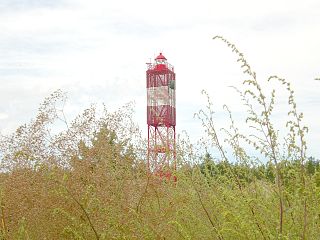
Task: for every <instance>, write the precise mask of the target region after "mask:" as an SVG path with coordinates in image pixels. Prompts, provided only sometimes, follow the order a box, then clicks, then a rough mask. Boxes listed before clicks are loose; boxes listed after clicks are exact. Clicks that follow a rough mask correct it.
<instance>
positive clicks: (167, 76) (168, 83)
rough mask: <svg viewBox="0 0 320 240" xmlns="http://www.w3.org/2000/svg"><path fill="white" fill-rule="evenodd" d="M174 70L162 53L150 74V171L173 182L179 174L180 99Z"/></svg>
mask: <svg viewBox="0 0 320 240" xmlns="http://www.w3.org/2000/svg"><path fill="white" fill-rule="evenodd" d="M175 86H176V84H175V73H174V69H173V66H171V65H170V64H169V63H167V59H166V58H165V57H164V56H163V55H162V53H160V55H159V56H158V57H157V58H156V59H155V63H153V64H151V63H150V64H149V65H148V70H147V123H148V170H149V172H150V173H153V174H155V175H158V176H160V177H161V178H167V179H170V178H171V177H173V178H174V179H175V177H174V176H173V174H172V172H173V171H174V170H176V134H175V126H176V97H175Z"/></svg>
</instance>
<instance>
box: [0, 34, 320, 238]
mask: <svg viewBox="0 0 320 240" xmlns="http://www.w3.org/2000/svg"><path fill="white" fill-rule="evenodd" d="M215 39H220V40H222V42H224V43H226V44H227V46H228V47H229V48H231V50H232V51H233V52H235V54H236V56H237V57H238V62H240V63H241V64H242V67H241V69H243V70H244V73H245V74H246V75H245V76H246V79H247V80H245V81H244V82H243V86H242V89H236V91H237V92H238V93H239V96H240V98H241V99H242V101H243V103H244V107H245V109H246V111H247V113H248V115H247V119H246V123H247V125H248V126H249V128H250V129H251V130H252V132H250V134H247V135H246V134H243V133H241V131H240V129H239V128H238V127H236V124H235V121H234V119H233V116H232V113H231V111H230V110H229V108H228V107H226V106H225V109H226V111H227V112H226V113H227V115H228V116H229V118H230V126H228V127H227V126H226V127H225V128H223V129H221V130H220V129H217V127H216V124H215V122H214V119H215V116H214V111H213V104H212V102H211V100H210V98H209V96H208V105H207V106H206V108H205V110H201V111H199V113H198V114H196V116H197V117H198V118H199V119H200V120H201V121H202V124H203V126H204V128H205V130H206V133H207V137H208V138H209V141H206V143H205V144H206V145H205V149H207V150H210V152H215V153H219V154H220V155H219V157H218V158H217V159H215V158H213V157H212V156H211V155H210V154H209V153H206V154H202V153H201V151H198V149H197V148H196V146H195V145H193V144H191V143H190V141H189V140H188V137H187V136H186V137H182V136H180V137H179V138H178V144H177V151H178V152H177V160H178V170H177V171H176V172H175V175H176V176H177V179H178V181H177V182H176V183H174V182H171V181H165V180H160V179H158V178H157V177H155V176H153V175H150V174H148V172H147V171H146V164H145V162H146V154H145V147H144V146H145V140H144V139H143V138H142V137H141V134H140V130H139V129H138V127H137V126H136V124H135V123H134V122H133V120H132V114H133V106H132V105H131V104H129V105H126V106H124V107H123V108H121V109H119V110H118V111H116V112H109V111H107V109H106V108H105V107H104V108H103V110H102V111H101V112H99V111H98V109H97V107H96V106H94V105H92V106H91V107H90V108H88V109H86V110H85V111H84V112H83V113H82V114H80V115H78V116H77V117H76V118H75V119H74V120H73V121H71V122H70V121H67V119H66V117H65V114H64V105H65V103H66V95H65V94H64V93H63V92H61V91H56V92H55V93H53V94H52V95H51V96H50V97H48V98H47V99H45V101H44V102H43V104H41V106H40V108H39V113H38V115H37V116H36V118H35V119H34V120H32V121H31V122H30V123H29V124H25V125H23V126H21V127H19V128H18V129H17V131H16V132H15V133H13V134H11V135H9V136H2V138H1V141H0V150H1V157H2V158H1V162H0V167H1V173H0V239H317V238H318V236H319V235H320V230H319V229H320V218H319V211H320V208H319V204H318V203H319V201H320V194H319V193H320V191H319V190H320V165H319V164H320V163H319V160H316V159H314V158H311V157H307V152H306V151H307V143H306V141H305V135H306V134H307V131H308V129H307V128H306V127H304V126H303V123H302V120H303V114H301V113H299V112H298V110H297V105H296V103H295V101H294V92H293V90H292V88H291V85H290V83H289V82H287V81H286V80H284V79H281V78H279V77H277V76H272V77H270V78H269V79H268V82H271V81H274V80H276V81H277V82H278V83H280V85H281V86H283V87H284V92H287V95H288V107H289V109H288V117H287V122H286V123H285V125H284V126H283V128H281V129H277V125H276V124H275V122H274V121H275V120H274V119H273V112H274V108H275V107H276V104H275V102H276V91H275V90H272V91H271V92H270V93H269V94H266V93H265V92H264V90H263V88H262V87H261V85H260V83H259V82H258V80H257V77H256V74H255V72H254V71H253V70H252V69H251V67H250V65H249V64H248V63H247V61H246V60H245V58H244V57H243V54H242V53H240V52H239V50H238V49H237V48H236V47H235V46H234V45H233V44H231V43H230V42H228V41H227V40H226V39H224V38H222V37H216V38H215ZM268 96H269V97H268ZM57 129H59V131H57ZM280 130H281V132H282V131H284V133H281V132H280ZM223 134H224V135H223ZM221 136H226V137H225V138H223V137H222V138H221ZM250 147H251V148H250ZM230 149H231V152H229V150H230ZM248 149H250V150H248ZM259 158H261V159H262V158H263V159H265V162H263V161H260V160H259Z"/></svg>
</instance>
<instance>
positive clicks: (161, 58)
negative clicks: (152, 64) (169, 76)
mask: <svg viewBox="0 0 320 240" xmlns="http://www.w3.org/2000/svg"><path fill="white" fill-rule="evenodd" d="M154 60H156V61H157V60H167V59H166V58H165V56H163V55H162V53H160V54H159V56H158V57H156V58H155V59H154Z"/></svg>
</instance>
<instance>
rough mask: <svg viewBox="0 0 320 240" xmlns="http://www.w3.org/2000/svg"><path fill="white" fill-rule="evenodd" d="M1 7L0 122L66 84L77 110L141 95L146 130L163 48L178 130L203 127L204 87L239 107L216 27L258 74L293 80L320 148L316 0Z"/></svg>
mask: <svg viewBox="0 0 320 240" xmlns="http://www.w3.org/2000/svg"><path fill="white" fill-rule="evenodd" d="M0 9H1V10H0V32H1V35H0V83H1V92H0V93H1V94H0V102H1V104H0V111H2V112H6V113H8V118H7V119H6V120H7V123H4V122H5V121H2V122H1V123H0V124H1V125H0V127H1V128H6V129H14V128H15V127H16V126H17V125H19V124H21V123H22V122H24V121H27V120H28V119H30V118H31V117H32V116H33V115H34V113H35V111H36V109H37V106H38V104H39V102H40V101H41V99H43V97H45V96H46V95H48V94H49V93H50V92H52V91H54V90H55V89H57V88H61V89H63V90H66V91H67V92H69V94H70V100H69V101H70V104H71V105H73V106H74V107H70V109H73V110H72V111H76V109H77V107H78V109H79V111H80V109H81V108H82V106H84V105H86V104H87V105H89V104H90V103H89V102H91V101H95V102H106V104H107V105H108V106H110V107H114V106H119V105H121V104H124V103H126V102H128V101H131V100H135V101H136V108H137V120H138V121H139V123H140V125H141V127H142V128H144V127H146V123H145V116H144V114H145V102H144V100H145V70H146V66H145V64H144V63H145V62H147V61H148V59H149V58H150V57H151V58H152V57H154V56H155V55H156V54H158V52H159V51H163V52H164V55H165V56H166V57H167V58H168V60H169V62H170V63H172V64H173V65H174V66H175V70H176V73H177V81H178V82H177V98H178V99H177V104H178V114H179V115H178V126H177V129H186V130H190V131H193V132H199V131H198V130H195V127H194V126H195V124H194V119H193V113H194V112H195V111H197V110H198V109H199V107H201V106H203V104H204V101H203V99H204V98H203V96H201V94H200V91H201V90H202V89H206V90H207V91H208V92H209V94H210V95H211V96H212V98H213V100H214V102H215V106H217V109H218V110H219V111H220V110H221V107H220V106H221V105H222V104H224V103H226V104H228V105H229V106H232V108H233V109H234V110H235V111H236V112H237V111H240V109H241V108H240V103H239V100H238V98H236V97H235V93H234V91H233V90H232V89H230V88H228V86H230V85H234V86H240V85H241V82H242V80H243V79H244V76H243V75H242V72H241V70H240V68H239V65H238V63H236V56H235V55H234V54H232V53H231V52H230V50H229V49H228V48H227V47H225V45H223V44H222V43H221V42H219V41H213V40H212V37H213V36H214V35H216V34H218V35H224V36H225V37H227V38H228V39H229V40H230V41H233V42H234V43H236V44H237V46H238V47H239V49H240V50H241V51H243V52H244V53H245V55H246V56H247V59H248V60H249V62H250V63H251V65H252V67H253V68H254V69H255V70H256V71H257V73H258V77H259V79H260V80H262V81H263V80H266V79H267V78H268V76H269V75H274V74H278V75H279V76H281V77H285V78H287V79H288V80H290V81H292V83H293V86H294V87H295V89H296V93H297V98H298V102H301V104H300V105H301V110H303V111H305V112H306V114H308V116H306V121H307V123H308V124H310V125H311V126H312V127H313V128H314V129H315V130H313V131H311V133H310V139H311V142H312V143H311V146H310V152H311V154H313V155H317V156H319V152H318V147H317V145H316V142H319V140H320V139H319V138H320V136H319V134H318V135H317V134H316V132H315V131H316V130H317V129H319V125H318V123H317V121H316V119H319V117H320V116H319V113H318V112H316V111H314V109H316V108H317V106H318V105H319V96H318V95H319V94H317V92H318V89H320V86H319V85H320V84H319V82H316V81H313V79H314V77H316V76H319V70H318V69H319V67H318V63H319V56H320V49H319V48H318V42H320V33H319V31H320V30H319V26H318V23H319V20H320V16H319V15H318V12H317V9H319V4H318V2H317V1H315V0H312V1H305V2H304V3H303V4H302V3H301V1H290V4H288V3H287V2H285V1H275V0H272V1H264V2H261V1H250V0H247V1H231V0H229V1H219V2H217V1H212V0H199V1H196V2H195V1H169V0H164V1H161V4H159V3H158V2H152V1H146V0H138V1H128V0H120V1H103V0H94V1H85V0H69V1H59V2H58V3H57V4H55V6H51V5H48V4H47V3H46V1H40V2H38V4H36V1H32V2H30V1H29V2H28V1H24V2H23V4H18V1H13V4H11V5H8V4H6V5H4V4H2V5H1V4H0ZM8 102H9V103H8ZM17 106H18V107H17ZM70 111H71V110H70ZM219 116H220V115H219ZM179 119H180V120H181V122H179V121H180V120H179Z"/></svg>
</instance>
